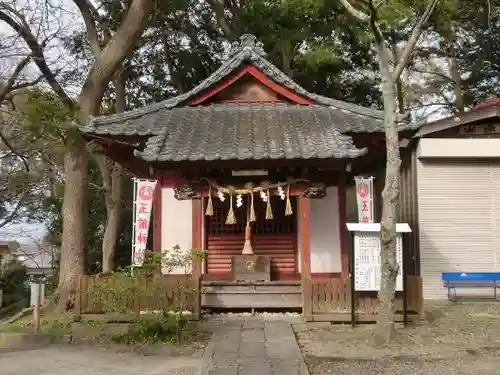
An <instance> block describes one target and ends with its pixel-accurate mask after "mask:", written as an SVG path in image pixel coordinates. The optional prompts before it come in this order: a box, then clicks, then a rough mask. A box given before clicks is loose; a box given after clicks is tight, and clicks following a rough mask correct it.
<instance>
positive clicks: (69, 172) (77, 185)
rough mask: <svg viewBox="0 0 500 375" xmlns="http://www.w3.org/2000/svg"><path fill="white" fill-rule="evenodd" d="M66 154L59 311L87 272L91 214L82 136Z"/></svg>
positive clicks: (65, 308) (86, 155)
mask: <svg viewBox="0 0 500 375" xmlns="http://www.w3.org/2000/svg"><path fill="white" fill-rule="evenodd" d="M75 138H76V139H73V140H71V143H72V144H71V145H68V147H67V151H66V154H65V155H64V174H65V179H66V182H65V188H64V198H63V206H62V221H63V233H62V243H61V264H60V271H59V284H58V286H57V293H56V294H57V295H58V297H59V300H58V304H57V310H58V311H66V310H67V309H68V308H69V306H68V305H69V303H70V301H71V292H72V289H73V286H74V283H75V280H76V278H77V277H78V276H79V275H84V274H85V265H86V247H87V220H86V218H87V216H88V211H87V208H88V193H87V184H88V170H87V168H88V154H87V150H86V149H85V143H84V142H83V140H82V139H80V138H79V137H78V136H75Z"/></svg>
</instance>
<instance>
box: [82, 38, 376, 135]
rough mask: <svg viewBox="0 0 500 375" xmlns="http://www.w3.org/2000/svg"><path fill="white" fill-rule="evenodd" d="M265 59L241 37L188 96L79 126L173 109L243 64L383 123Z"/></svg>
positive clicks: (258, 47)
mask: <svg viewBox="0 0 500 375" xmlns="http://www.w3.org/2000/svg"><path fill="white" fill-rule="evenodd" d="M265 56H266V53H265V51H264V50H263V48H262V43H260V42H259V41H257V39H256V38H255V36H253V35H251V34H244V35H242V36H241V37H240V42H239V43H238V42H235V43H233V45H232V48H231V50H230V52H229V57H228V59H227V60H226V61H224V62H223V63H222V65H221V66H220V67H219V68H218V69H217V70H216V71H214V72H213V73H212V74H210V75H209V76H208V77H207V78H205V79H204V80H203V81H201V82H200V83H199V84H198V85H197V86H195V87H194V88H192V89H191V90H189V91H188V92H186V93H183V94H180V95H178V96H175V97H172V98H169V99H166V100H163V101H161V102H157V103H153V104H150V105H146V106H144V107H141V108H137V109H132V110H129V111H126V112H122V113H118V114H112V115H107V116H97V117H92V118H91V119H90V120H89V122H88V123H87V124H86V125H85V126H83V128H86V129H88V130H90V129H92V128H94V127H96V126H97V125H101V124H102V125H104V124H110V123H113V122H124V121H127V120H131V119H135V118H137V117H142V116H145V115H148V114H150V113H153V112H156V111H158V110H161V109H169V108H174V107H177V106H178V105H180V104H182V103H183V102H185V101H186V100H188V99H190V98H192V97H193V96H195V95H197V94H199V93H200V92H202V91H204V90H206V89H208V88H210V87H212V86H213V85H215V84H217V83H219V82H220V81H222V80H223V79H225V78H226V77H227V76H228V75H229V74H231V73H233V72H234V71H235V70H236V69H238V68H240V67H241V65H243V63H244V62H250V63H251V64H253V65H255V66H256V67H257V68H259V69H261V70H262V71H263V72H264V73H265V74H267V75H268V76H269V78H271V79H272V80H274V81H275V82H277V83H279V84H282V85H284V86H285V87H287V88H289V89H291V90H292V91H295V92H296V93H298V94H301V95H303V96H305V97H307V98H309V99H311V100H312V101H314V102H315V103H316V104H319V105H323V106H330V107H332V108H334V109H339V110H343V111H348V112H352V113H354V114H357V115H360V116H366V117H371V118H375V119H383V112H382V111H380V110H376V109H373V108H366V107H363V106H360V105H356V104H351V103H347V102H343V101H340V100H336V99H332V98H328V97H326V96H322V95H318V94H314V93H311V92H309V91H307V90H306V89H304V88H303V87H302V86H300V85H299V84H298V83H296V82H295V81H294V80H293V79H292V78H290V77H289V76H287V75H286V74H285V73H284V72H282V71H281V70H280V69H278V68H277V67H276V66H275V65H274V64H272V63H271V62H270V61H269V60H267V58H266V57H265Z"/></svg>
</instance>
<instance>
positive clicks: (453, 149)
mask: <svg viewBox="0 0 500 375" xmlns="http://www.w3.org/2000/svg"><path fill="white" fill-rule="evenodd" d="M417 156H418V157H419V158H465V157H470V158H498V157H500V139H498V138H477V139H474V138H446V139H444V138H423V139H420V141H419V143H418V149H417Z"/></svg>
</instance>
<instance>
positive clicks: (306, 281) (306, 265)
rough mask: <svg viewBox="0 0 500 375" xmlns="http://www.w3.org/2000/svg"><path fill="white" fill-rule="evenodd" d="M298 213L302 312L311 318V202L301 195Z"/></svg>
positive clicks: (305, 316)
mask: <svg viewBox="0 0 500 375" xmlns="http://www.w3.org/2000/svg"><path fill="white" fill-rule="evenodd" d="M298 201H299V202H298V211H299V212H298V214H299V223H298V224H299V233H300V238H299V246H300V260H301V269H300V272H301V278H302V300H303V302H302V314H303V315H304V318H305V319H306V320H311V319H312V285H311V228H310V213H311V202H310V201H309V199H307V198H304V197H303V196H302V195H300V196H299V197H298Z"/></svg>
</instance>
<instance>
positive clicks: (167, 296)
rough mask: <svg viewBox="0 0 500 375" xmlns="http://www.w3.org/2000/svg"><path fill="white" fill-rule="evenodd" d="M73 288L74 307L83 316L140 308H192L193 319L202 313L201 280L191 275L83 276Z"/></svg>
mask: <svg viewBox="0 0 500 375" xmlns="http://www.w3.org/2000/svg"><path fill="white" fill-rule="evenodd" d="M103 284H106V286H105V287H103ZM73 290H74V293H75V294H74V307H73V310H74V312H75V313H76V314H80V315H81V314H102V313H105V312H107V313H110V312H112V313H125V312H134V313H137V314H140V313H141V311H158V310H165V311H170V310H174V309H179V308H182V310H187V311H190V312H191V316H192V317H193V318H194V319H199V317H200V314H201V306H200V305H201V303H200V291H201V285H200V280H199V279H195V278H193V277H191V276H188V277H186V276H184V275H168V276H166V275H162V276H155V277H121V278H116V277H114V276H107V277H99V276H82V277H80V278H78V279H77V280H76V281H75V285H74V289H73ZM110 309H111V310H113V311H109V310H110Z"/></svg>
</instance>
